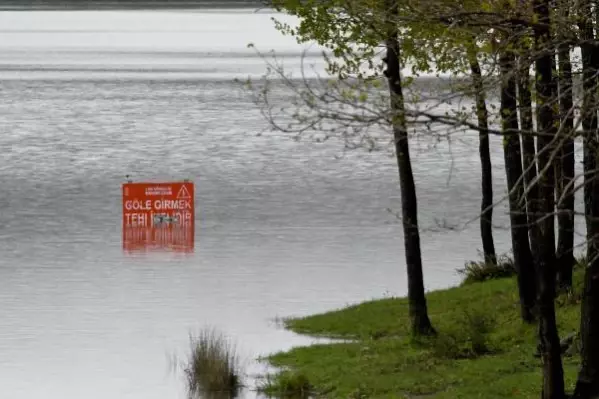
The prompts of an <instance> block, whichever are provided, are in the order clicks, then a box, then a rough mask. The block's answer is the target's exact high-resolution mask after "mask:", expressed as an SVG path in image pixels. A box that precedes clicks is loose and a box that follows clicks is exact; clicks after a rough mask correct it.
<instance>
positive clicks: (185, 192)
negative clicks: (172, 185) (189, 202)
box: [177, 186, 191, 199]
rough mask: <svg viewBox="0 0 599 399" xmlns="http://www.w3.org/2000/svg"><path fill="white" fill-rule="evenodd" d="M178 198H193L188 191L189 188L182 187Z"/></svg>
mask: <svg viewBox="0 0 599 399" xmlns="http://www.w3.org/2000/svg"><path fill="white" fill-rule="evenodd" d="M177 198H180V199H189V198H191V195H189V191H188V190H187V187H185V186H181V188H180V189H179V192H178V193H177Z"/></svg>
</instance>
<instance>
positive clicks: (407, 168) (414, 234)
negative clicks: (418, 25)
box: [385, 0, 436, 335]
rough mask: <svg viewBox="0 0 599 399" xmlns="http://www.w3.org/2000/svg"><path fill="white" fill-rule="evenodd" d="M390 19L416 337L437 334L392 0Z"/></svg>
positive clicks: (390, 67) (389, 56) (393, 103)
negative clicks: (430, 303)
mask: <svg viewBox="0 0 599 399" xmlns="http://www.w3.org/2000/svg"><path fill="white" fill-rule="evenodd" d="M388 5H389V7H388V8H387V9H388V10H389V11H388V12H389V19H388V21H386V22H387V23H386V28H387V39H386V50H387V52H386V57H385V62H386V63H387V70H386V71H385V75H386V76H387V81H388V84H389V92H390V107H391V111H392V114H393V137H394V141H395V153H396V158H397V166H398V169H399V184H400V191H401V210H402V222H403V232H404V245H405V253H406V266H407V274H408V303H409V314H410V319H411V327H412V333H413V334H414V335H434V334H436V331H435V329H434V328H433V326H432V324H431V322H430V319H429V317H428V309H427V303H426V296H425V292H424V278H423V272H422V257H421V250H420V233H419V231H418V204H417V198H416V185H415V183H414V175H413V173H412V163H411V160H410V151H409V145H408V130H407V125H406V120H405V106H404V99H403V91H402V84H401V74H400V60H401V54H400V47H399V40H398V36H399V33H398V30H397V29H398V28H397V25H396V21H397V16H398V6H397V2H396V0H389V2H388Z"/></svg>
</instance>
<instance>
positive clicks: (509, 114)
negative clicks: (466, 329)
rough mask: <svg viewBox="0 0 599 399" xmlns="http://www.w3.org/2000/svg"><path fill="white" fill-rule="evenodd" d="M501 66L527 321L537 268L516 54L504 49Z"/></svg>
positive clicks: (514, 240)
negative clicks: (525, 181) (530, 233)
mask: <svg viewBox="0 0 599 399" xmlns="http://www.w3.org/2000/svg"><path fill="white" fill-rule="evenodd" d="M499 65H500V68H501V75H502V84H501V111H500V113H501V122H502V131H503V135H504V137H503V154H504V158H505V172H506V177H507V188H508V193H509V196H508V199H509V207H510V224H511V229H510V230H511V235H512V251H513V252H514V264H515V267H516V270H517V271H518V292H519V295H520V313H521V316H522V319H523V320H524V321H525V322H528V323H531V322H532V321H534V319H535V317H534V308H535V296H536V295H535V294H536V289H535V271H534V264H533V259H532V255H531V252H530V244H529V241H528V227H527V226H528V221H527V217H526V206H525V204H524V201H521V199H522V196H523V195H524V185H523V184H522V183H521V180H520V182H518V180H519V179H520V177H521V176H522V154H521V152H520V139H519V135H518V114H517V108H518V104H517V103H516V79H515V77H514V74H513V71H514V68H515V57H514V54H513V53H512V52H510V51H508V50H505V51H502V53H501V55H500V58H499Z"/></svg>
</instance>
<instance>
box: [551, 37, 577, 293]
mask: <svg viewBox="0 0 599 399" xmlns="http://www.w3.org/2000/svg"><path fill="white" fill-rule="evenodd" d="M558 59H559V93H560V94H559V99H560V102H559V107H560V120H561V124H560V125H561V140H560V143H561V148H560V162H559V164H558V165H557V168H556V172H558V173H557V176H556V178H557V181H556V183H557V187H558V190H557V193H558V202H557V212H558V214H557V215H558V216H557V221H558V239H557V251H556V253H555V258H556V264H557V281H558V286H559V288H560V289H561V290H570V289H571V288H572V269H573V268H574V264H575V262H576V261H575V259H574V191H573V189H572V186H571V183H572V180H573V179H574V161H575V159H574V109H573V103H574V101H573V93H572V64H571V62H570V46H569V45H568V44H560V46H559V52H558ZM564 190H566V191H564Z"/></svg>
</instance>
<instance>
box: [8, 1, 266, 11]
mask: <svg viewBox="0 0 599 399" xmlns="http://www.w3.org/2000/svg"><path fill="white" fill-rule="evenodd" d="M7 3H8V4H7ZM23 3H24V2H12V4H11V3H10V2H6V1H3V2H1V3H0V11H102V10H133V11H135V10H139V11H144V10H148V11H151V10H215V9H247V10H252V9H255V10H258V9H268V8H269V7H268V6H267V4H266V2H260V1H224V2H218V1H177V2H174V1H172V2H171V1H169V2H160V1H127V2H124V1H76V2H74V1H73V2H64V1H61V2H53V1H48V2H39V3H38V2H31V3H29V4H23Z"/></svg>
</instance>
